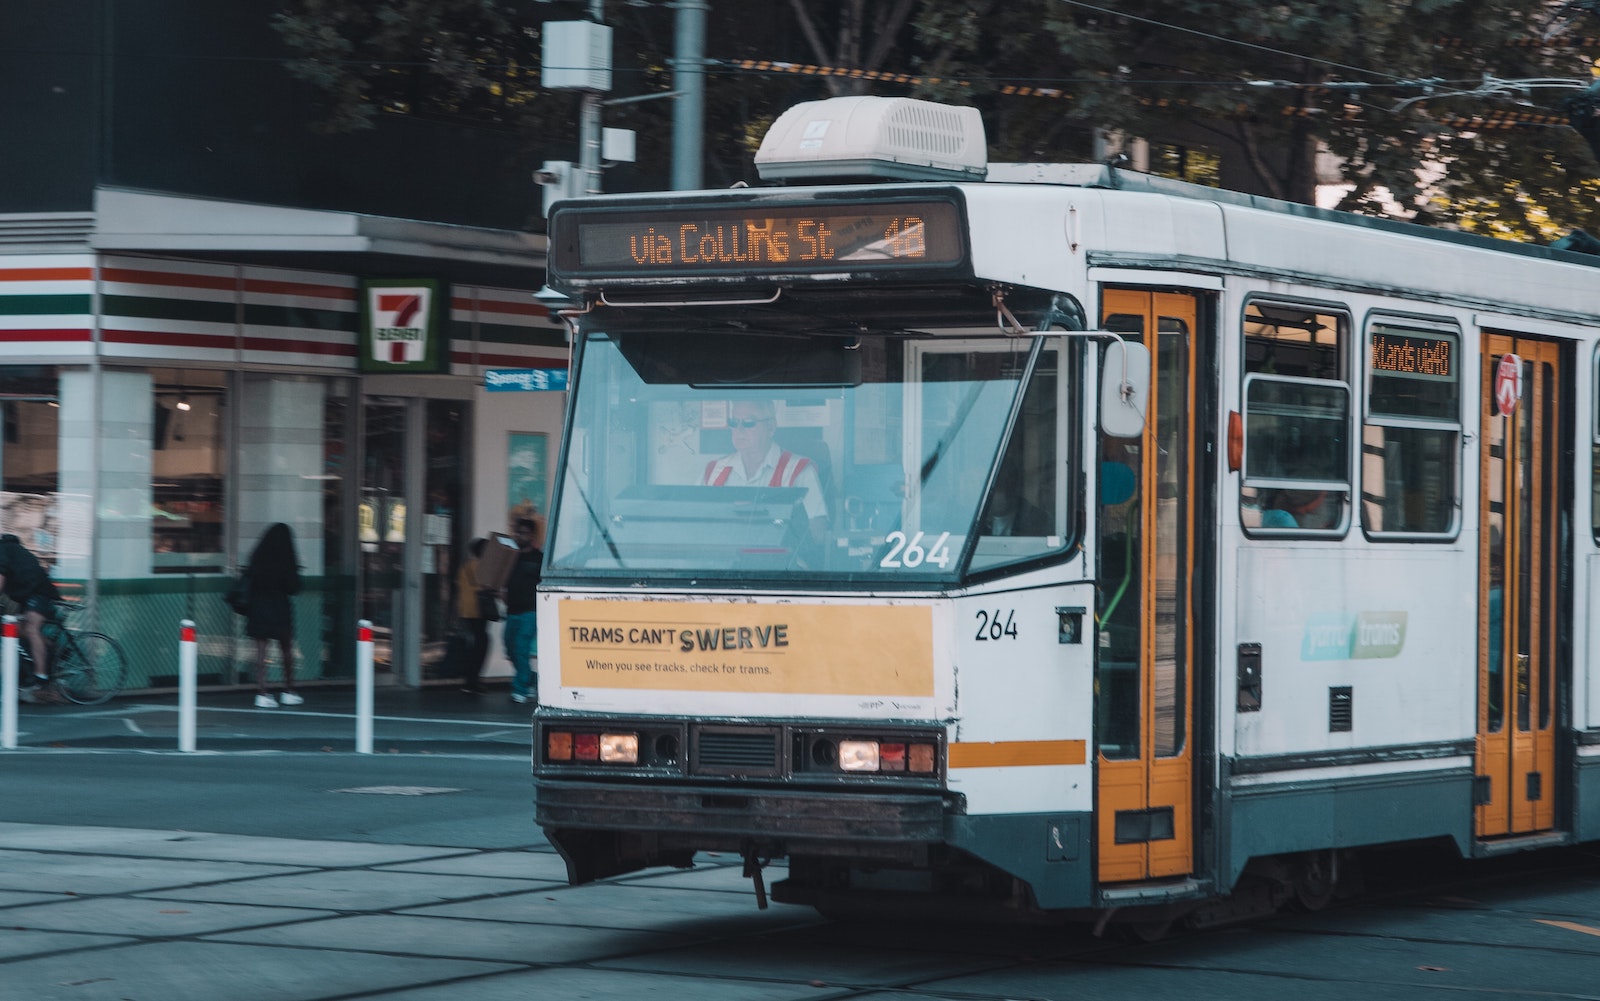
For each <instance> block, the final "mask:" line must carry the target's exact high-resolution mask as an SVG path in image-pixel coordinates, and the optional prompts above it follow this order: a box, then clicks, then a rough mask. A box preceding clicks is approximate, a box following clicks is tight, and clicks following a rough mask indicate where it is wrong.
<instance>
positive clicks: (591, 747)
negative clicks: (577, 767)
mask: <svg viewBox="0 0 1600 1001" xmlns="http://www.w3.org/2000/svg"><path fill="white" fill-rule="evenodd" d="M572 757H573V759H574V760H576V761H599V760H600V735H599V734H598V733H575V734H573V735H572Z"/></svg>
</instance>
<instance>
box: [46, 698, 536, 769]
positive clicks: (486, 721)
mask: <svg viewBox="0 0 1600 1001" xmlns="http://www.w3.org/2000/svg"><path fill="white" fill-rule="evenodd" d="M301 694H303V695H304V696H305V699H306V701H305V704H304V705H300V706H293V707H290V706H279V707H278V708H276V709H257V708H255V707H254V705H253V699H254V697H255V692H254V691H253V690H251V691H226V692H201V693H200V695H199V698H198V709H197V712H196V717H195V735H196V736H195V745H196V750H197V751H198V752H208V753H218V752H262V751H335V752H353V751H354V750H355V739H356V720H355V702H356V694H355V689H354V687H344V686H341V687H306V688H303V689H302V690H301ZM532 709H533V707H532V706H531V705H516V704H514V703H513V702H512V701H511V698H510V690H509V689H507V688H491V689H490V690H489V691H488V692H487V693H485V694H483V695H477V696H473V695H467V694H464V693H462V692H460V691H458V690H457V688H456V686H454V685H449V686H436V687H426V688H420V689H418V688H406V687H400V686H392V687H380V688H377V689H375V690H374V692H373V725H372V733H373V740H372V748H373V751H374V753H377V754H386V753H408V754H495V755H506V754H511V755H524V756H525V755H527V754H529V753H530V746H529V742H530V740H531V730H530V720H531V717H532ZM17 728H18V738H17V745H18V749H19V750H22V749H28V748H33V749H41V750H43V749H96V748H99V749H116V750H149V751H174V752H176V751H177V749H178V697H177V695H176V694H168V695H129V696H125V697H122V698H117V699H112V700H111V701H110V702H107V703H105V704H104V705H99V706H74V705H29V704H27V703H23V704H20V705H18V707H17Z"/></svg>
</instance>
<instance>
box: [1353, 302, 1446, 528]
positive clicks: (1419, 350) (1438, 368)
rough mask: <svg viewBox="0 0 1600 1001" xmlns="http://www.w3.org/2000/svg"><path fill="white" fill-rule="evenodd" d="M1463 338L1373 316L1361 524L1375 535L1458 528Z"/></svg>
mask: <svg viewBox="0 0 1600 1001" xmlns="http://www.w3.org/2000/svg"><path fill="white" fill-rule="evenodd" d="M1460 347H1461V338H1460V336H1459V335H1457V334H1454V333H1446V332H1443V331H1437V330H1425V329H1418V328H1414V327H1402V326H1399V325H1396V324H1392V323H1385V322H1383V321H1378V322H1374V323H1373V324H1372V327H1371V329H1370V330H1369V331H1368V335H1367V352H1366V354H1367V362H1368V368H1367V379H1368V382H1367V416H1366V423H1365V424H1364V425H1363V427H1362V433H1361V524H1362V527H1363V528H1365V529H1366V530H1367V532H1368V533H1369V534H1372V535H1449V534H1451V533H1452V532H1453V531H1454V529H1455V512H1456V492H1457V483H1458V480H1459V475H1458V470H1459V467H1458V464H1457V461H1456V456H1457V455H1459V454H1460V440H1461V373H1460Z"/></svg>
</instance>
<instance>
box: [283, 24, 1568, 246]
mask: <svg viewBox="0 0 1600 1001" xmlns="http://www.w3.org/2000/svg"><path fill="white" fill-rule="evenodd" d="M1570 6H1571V5H1570V4H1569V5H1562V4H1558V3H1557V4H1553V3H1550V2H1546V0H1341V2H1338V3H1333V2H1325V0H1316V2H1307V3H1301V4H1241V3H1237V2H1234V0H1226V2H1224V0H1118V2H1115V3H1113V0H1096V2H1081V0H870V2H869V0H787V3H785V4H781V5H768V4H730V3H725V2H722V3H717V2H713V3H712V6H711V10H710V14H709V21H708V36H707V39H708V40H707V51H706V55H707V57H708V58H709V59H711V60H712V63H711V64H710V66H709V67H708V80H707V88H706V114H705V119H706V123H707V130H708V132H707V136H706V140H705V151H706V174H707V177H706V181H707V183H708V184H710V185H720V184H727V183H733V182H735V181H739V180H750V179H753V176H754V175H753V171H752V169H751V167H750V158H751V156H752V154H753V153H754V150H755V144H756V143H757V142H758V141H759V138H760V135H761V134H762V132H763V131H764V129H765V126H766V125H767V124H768V123H769V122H770V121H771V119H772V118H773V117H775V116H776V114H778V113H779V112H780V111H781V110H782V109H783V108H785V107H787V106H789V105H791V104H793V103H795V102H797V101H800V100H807V99H812V98H816V97H824V96H831V95H838V94H847V93H875V94H888V95H892V94H911V95H914V96H918V97H925V98H929V99H935V100H949V101H956V102H959V103H969V104H974V105H976V106H978V107H980V108H981V109H982V110H983V112H984V117H985V122H986V124H987V125H988V127H989V133H990V136H989V137H990V145H991V148H992V151H993V154H994V155H995V157H996V158H1003V159H1018V158H1020V159H1083V158H1086V157H1089V156H1092V155H1095V154H1096V152H1097V150H1099V149H1101V148H1102V147H1103V143H1100V144H1097V142H1096V140H1097V138H1099V139H1103V138H1104V137H1105V136H1108V135H1109V136H1121V137H1130V138H1134V137H1136V138H1140V139H1144V140H1148V141H1149V142H1150V143H1151V144H1152V145H1153V148H1154V149H1155V151H1156V155H1155V156H1154V157H1153V158H1152V164H1151V169H1164V170H1170V171H1173V172H1187V173H1189V174H1191V175H1198V176H1201V177H1205V176H1207V175H1206V174H1205V172H1204V171H1201V170H1198V169H1197V168H1196V164H1200V165H1203V166H1205V167H1206V168H1208V169H1209V170H1210V171H1211V175H1210V176H1211V177H1212V179H1214V180H1216V181H1219V182H1220V183H1223V184H1224V185H1226V186H1228V187H1235V188H1239V189H1242V190H1247V191H1252V192H1255V193H1259V194H1266V195H1271V196H1274V197H1279V198H1287V199H1291V200H1296V201H1303V202H1309V201H1311V200H1312V199H1313V197H1314V196H1315V192H1316V191H1317V187H1318V184H1319V183H1322V184H1326V183H1328V182H1329V181H1341V182H1342V183H1343V184H1344V185H1345V186H1346V189H1347V193H1346V194H1345V195H1344V196H1343V200H1342V202H1341V207H1344V208H1347V209H1351V210H1354V211H1360V212H1368V213H1374V214H1401V215H1408V216H1412V217H1414V218H1416V219H1417V220H1418V221H1421V222H1425V223H1431V224H1441V225H1455V226H1460V227H1463V228H1468V229H1480V230H1485V231H1490V232H1494V233H1497V234H1501V235H1507V236H1514V237H1518V238H1522V239H1540V240H1543V239H1549V238H1551V237H1553V236H1556V235H1560V233H1562V232H1564V231H1565V230H1567V229H1570V228H1586V229H1591V230H1600V208H1597V199H1596V197H1595V196H1596V194H1597V193H1600V187H1597V185H1600V181H1597V177H1600V171H1597V169H1596V164H1595V161H1594V157H1593V156H1592V155H1591V153H1590V151H1589V150H1588V149H1587V148H1586V147H1585V145H1584V143H1583V141H1582V140H1581V139H1580V138H1579V137H1578V135H1577V134H1576V133H1575V132H1574V131H1573V130H1572V129H1570V128H1568V127H1566V126H1565V125H1564V124H1561V122H1563V121H1564V117H1563V116H1562V114H1561V111H1560V101H1561V99H1562V97H1563V96H1566V95H1567V94H1570V93H1572V91H1571V90H1570V89H1569V90H1565V91H1563V90H1561V89H1559V88H1546V87H1531V88H1526V89H1518V88H1515V87H1505V88H1499V89H1495V88H1486V87H1485V86H1484V83H1485V80H1486V78H1487V77H1492V78H1496V79H1502V80H1532V79H1564V80H1573V81H1582V82H1584V83H1587V81H1588V65H1589V59H1590V57H1591V56H1592V55H1594V53H1588V52H1586V51H1584V50H1583V49H1582V48H1581V47H1579V46H1576V45H1574V44H1573V43H1572V42H1573V39H1576V38H1578V37H1579V36H1580V35H1581V34H1582V33H1583V32H1584V31H1585V30H1588V31H1593V30H1594V29H1596V28H1600V17H1595V18H1589V22H1590V23H1580V22H1579V21H1578V20H1571V19H1569V20H1567V21H1553V20H1552V16H1551V15H1552V12H1553V11H1555V10H1557V9H1561V10H1565V8H1566V7H1570ZM588 10H589V7H588V4H587V3H573V2H567V3H560V2H558V3H547V4H529V3H526V2H519V3H511V2H501V0H291V2H290V3H289V5H288V7H287V8H286V9H285V11H284V12H283V13H282V14H280V15H279V17H278V19H277V27H278V29H279V31H280V33H281V34H282V35H283V37H284V38H285V40H286V41H287V42H288V43H289V45H290V46H291V47H292V48H293V49H294V50H295V51H296V52H297V53H298V54H299V55H300V57H301V58H300V59H299V60H298V61H296V62H295V63H294V65H293V66H292V71H293V72H295V73H296V74H297V75H299V76H300V77H302V78H303V79H305V80H307V81H309V82H311V83H312V84H313V85H314V86H315V87H316V88H317V89H318V91H319V92H320V93H321V94H323V95H324V97H325V99H326V101H327V105H328V112H329V113H328V118H327V122H328V126H329V127H331V128H339V129H349V128H361V127H370V126H371V125H373V124H374V123H375V122H378V121H380V120H381V118H382V116H383V115H386V114H412V115H438V116H446V117H452V118H457V119H465V120H470V121H474V122H478V123H481V124H484V125H485V126H487V127H497V128H507V129H514V130H517V132H518V133H519V134H521V135H523V136H525V137H526V139H527V141H528V142H529V144H530V145H532V146H538V147H540V148H541V149H542V150H543V151H544V155H545V156H547V157H550V158H561V159H576V155H575V151H574V149H573V145H572V144H573V143H574V142H575V136H574V131H575V129H574V123H573V120H574V118H575V107H576V98H575V97H574V96H573V95H571V94H563V93H550V92H544V91H541V90H540V89H539V85H538V84H539V41H540V39H539V23H540V22H543V21H547V20H570V19H581V18H585V17H587V16H588ZM1568 13H1569V14H1570V13H1571V12H1568ZM606 15H607V19H608V21H609V23H611V24H612V25H613V26H614V27H615V29H616V31H617V43H616V46H615V53H616V55H615V72H614V76H615V79H616V82H617V83H616V87H617V89H616V91H615V92H614V93H613V94H612V95H610V96H613V97H616V96H642V95H646V94H650V93H664V92H666V91H669V90H671V88H672V86H673V83H672V68H673V67H672V50H673V45H672V30H673V18H672V11H671V9H670V7H669V6H667V5H664V4H650V5H645V6H639V5H634V4H622V3H617V2H615V0H613V2H612V3H610V4H608V5H607V8H606ZM1584 16H1585V17H1587V15H1584ZM741 60H750V61H766V62H785V61H787V62H789V63H796V64H806V65H807V66H808V67H827V68H828V71H827V72H815V71H810V72H790V73H785V72H781V71H778V70H776V69H771V68H768V69H765V70H751V69H748V68H743V67H742V66H741V63H740V61H741ZM835 68H837V69H838V70H839V72H837V73H835V72H833V70H834V69H835ZM844 71H855V72H854V73H851V74H847V73H846V72H844ZM894 73H900V74H912V75H914V77H915V79H914V80H911V81H909V82H906V81H905V80H904V79H903V78H902V79H900V80H898V81H897V80H891V79H887V78H885V76H886V75H887V74H894ZM670 103H671V102H669V101H664V100H663V101H644V102H639V103H630V104H625V105H619V106H616V107H614V108H608V109H607V111H606V124H607V125H608V126H616V127H623V128H632V129H634V130H636V132H637V133H638V136H639V151H640V163H639V164H638V165H636V166H635V167H633V168H619V169H618V170H617V171H615V172H613V173H612V174H611V175H608V178H607V188H608V189H609V190H623V189H626V188H630V187H636V188H645V187H661V186H663V184H664V179H665V178H666V176H667V175H668V173H669V169H668V165H667V161H668V157H669V143H670V134H671V124H670V121H671V107H670ZM1507 110H1520V111H1522V112H1524V113H1527V114H1531V115H1535V116H1542V117H1536V118H1535V119H1534V121H1533V123H1532V124H1526V125H1522V126H1519V127H1515V128H1492V127H1488V126H1487V125H1485V124H1484V123H1483V121H1482V119H1483V118H1484V117H1485V116H1488V115H1491V114H1492V113H1495V112H1497V111H1507Z"/></svg>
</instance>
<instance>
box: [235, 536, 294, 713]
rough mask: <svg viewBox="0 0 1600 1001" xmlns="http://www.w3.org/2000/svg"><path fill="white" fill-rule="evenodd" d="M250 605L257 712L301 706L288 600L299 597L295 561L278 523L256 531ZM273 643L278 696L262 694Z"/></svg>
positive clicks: (291, 541) (248, 619) (291, 540)
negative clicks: (278, 664) (279, 672)
mask: <svg viewBox="0 0 1600 1001" xmlns="http://www.w3.org/2000/svg"><path fill="white" fill-rule="evenodd" d="M245 574H246V575H247V576H248V577H249V578H250V605H249V610H248V611H247V612H246V613H245V634H246V635H248V636H249V637H250V638H251V639H253V640H255V641H256V708H257V709H272V708H275V707H277V705H278V704H279V703H280V702H281V703H282V704H283V705H286V706H297V705H300V704H301V703H302V702H304V701H305V699H303V698H301V697H300V694H299V693H298V692H296V691H295V689H294V615H293V609H292V607H291V605H290V602H289V599H290V597H292V596H293V595H296V594H299V593H300V561H299V559H298V557H297V556H296V555H295V549H294V532H292V531H291V530H290V529H289V526H288V525H285V524H284V523H283V522H281V521H280V522H277V523H276V524H274V525H270V526H268V528H267V530H266V531H265V532H262V533H261V539H260V541H258V542H257V543H256V548H255V551H254V552H252V553H251V554H250V565H249V566H248V567H246V568H245ZM271 640H277V641H278V654H279V659H280V660H282V661H283V694H282V695H281V696H280V697H279V698H276V699H275V698H273V697H272V693H271V692H269V691H267V644H268V642H269V641H271Z"/></svg>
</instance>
